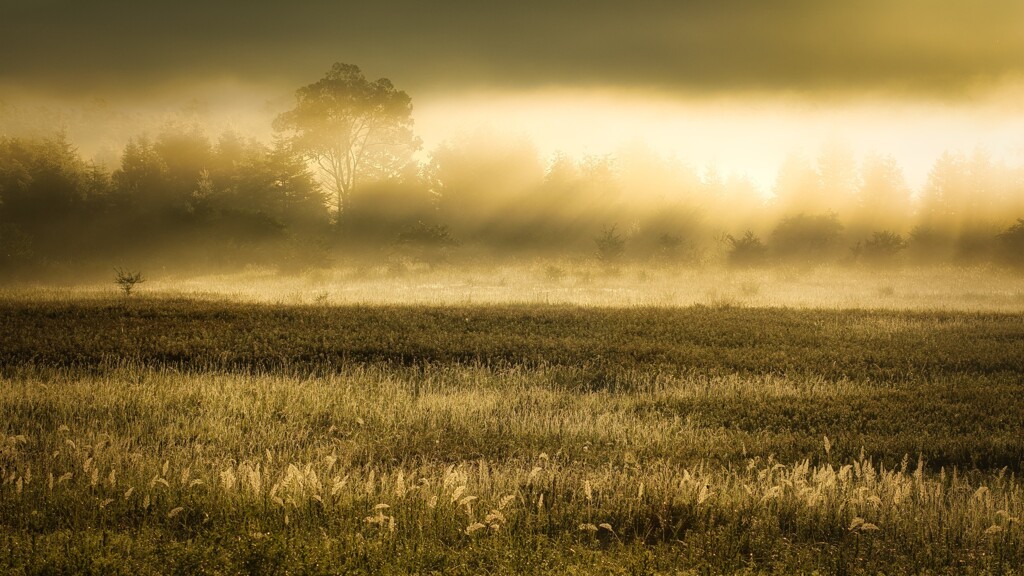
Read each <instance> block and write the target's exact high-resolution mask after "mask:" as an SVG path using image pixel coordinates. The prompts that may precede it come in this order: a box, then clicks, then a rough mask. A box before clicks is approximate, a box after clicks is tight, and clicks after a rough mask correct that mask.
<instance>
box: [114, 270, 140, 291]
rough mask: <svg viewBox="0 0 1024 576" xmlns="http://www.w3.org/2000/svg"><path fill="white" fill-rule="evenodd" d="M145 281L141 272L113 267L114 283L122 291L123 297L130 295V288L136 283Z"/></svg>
mask: <svg viewBox="0 0 1024 576" xmlns="http://www.w3.org/2000/svg"><path fill="white" fill-rule="evenodd" d="M145 281H146V279H145V278H143V277H142V272H131V271H129V270H123V269H121V268H114V283H115V284H117V285H118V287H120V288H121V291H122V292H124V296H125V298H127V297H129V296H131V295H132V290H133V289H134V288H135V285H136V284H142V283H143V282H145Z"/></svg>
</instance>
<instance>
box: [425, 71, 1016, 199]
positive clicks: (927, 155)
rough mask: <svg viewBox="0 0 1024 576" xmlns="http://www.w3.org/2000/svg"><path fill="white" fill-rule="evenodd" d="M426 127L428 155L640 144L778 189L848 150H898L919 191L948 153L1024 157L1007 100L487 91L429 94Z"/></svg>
mask: <svg viewBox="0 0 1024 576" xmlns="http://www.w3.org/2000/svg"><path fill="white" fill-rule="evenodd" d="M415 115H416V121H417V129H418V131H419V132H420V134H421V135H422V136H423V138H424V141H425V142H426V145H427V149H430V148H432V147H433V146H436V145H437V144H440V143H441V142H443V141H444V140H446V139H452V138H458V137H459V135H460V134H469V133H472V132H474V131H477V130H480V129H481V127H485V128H486V129H487V130H488V131H490V132H493V133H494V134H496V135H499V136H506V137H512V138H525V139H527V140H529V141H530V142H532V143H533V144H534V145H535V146H536V147H537V149H538V151H539V152H540V153H541V155H542V156H544V157H550V156H551V154H553V153H555V152H564V153H567V154H570V155H573V156H582V155H586V154H596V155H604V154H614V153H615V152H616V151H617V150H619V149H621V148H623V147H624V146H630V145H634V144H637V143H640V144H643V145H646V146H649V147H650V148H651V149H652V150H654V151H655V152H657V153H658V154H661V155H664V156H668V157H675V158H677V159H679V160H681V161H683V162H685V163H687V164H689V165H691V166H693V167H694V168H696V169H697V170H698V171H700V172H703V171H704V170H706V169H708V168H712V169H715V170H717V171H718V172H719V173H721V174H723V175H735V176H746V177H748V178H749V179H750V180H752V181H753V182H754V183H755V185H756V186H757V187H758V188H759V189H760V190H761V192H762V193H764V194H770V192H771V189H772V188H773V186H774V182H775V177H776V174H777V172H778V169H779V166H780V164H781V163H782V161H783V160H784V159H785V158H786V157H787V156H788V155H790V154H794V153H797V154H802V155H805V156H807V157H809V158H814V157H816V156H817V155H818V154H819V152H820V150H821V148H822V146H824V145H827V144H840V145H842V146H844V147H848V148H850V149H851V150H852V151H853V152H854V153H855V154H856V155H857V156H858V157H862V156H864V155H866V154H869V153H881V154H891V155H892V156H894V157H895V158H896V159H897V160H898V161H899V162H900V164H901V166H903V168H904V170H905V172H906V176H907V179H908V182H909V183H910V185H911V186H912V187H915V188H916V187H918V186H920V185H921V184H923V183H924V181H925V180H926V178H927V174H928V171H929V169H930V168H931V165H932V164H933V163H934V161H935V159H936V158H937V157H938V156H939V155H941V154H942V152H944V151H946V150H950V151H962V152H964V153H971V152H972V151H973V150H975V149H981V150H984V151H985V152H987V153H988V154H991V155H992V156H993V157H995V158H999V159H1003V160H1006V161H1008V162H1011V163H1021V162H1024V111H1022V110H1021V109H1019V108H1013V107H1008V106H1007V105H1006V103H1005V102H1004V101H1002V100H997V99H989V100H985V101H980V102H960V103H936V102H932V103H920V102H911V101H884V100H873V101H859V102H853V103H843V102H815V101H814V100H805V99H799V98H789V99H786V98H779V97H775V98H770V97H769V98H759V97H756V96H746V97H737V98H728V99H725V98H720V99H703V100H698V99H693V100H679V99H671V98H668V97H660V96H644V95H642V94H635V93H624V94H614V93H611V92H584V91H554V90H553V91H548V92H531V93H517V94H513V93H480V94H471V95H462V96H459V95H453V96H444V97H435V98H430V99H421V100H420V101H419V102H417V104H416V111H415Z"/></svg>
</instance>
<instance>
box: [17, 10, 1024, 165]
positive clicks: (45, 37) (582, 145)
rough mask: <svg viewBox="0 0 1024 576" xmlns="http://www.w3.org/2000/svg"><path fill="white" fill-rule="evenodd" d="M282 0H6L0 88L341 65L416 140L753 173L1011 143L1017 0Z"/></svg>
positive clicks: (26, 96) (1022, 62)
mask: <svg viewBox="0 0 1024 576" xmlns="http://www.w3.org/2000/svg"><path fill="white" fill-rule="evenodd" d="M294 4H297V3H285V2H280V1H269V0H249V1H247V2H210V1H208V0H205V1H202V2H200V1H197V0H178V1H175V2H143V1H139V0H131V1H128V0H96V1H94V2H83V1H81V0H0V98H6V99H7V100H11V101H13V100H17V99H20V100H32V99H45V98H60V99H63V100H65V101H69V102H75V101H88V100H89V99H93V98H104V99H106V100H107V101H110V102H118V103H124V102H133V103H145V102H155V101H160V102H173V101H175V99H178V100H180V101H187V100H189V99H191V98H196V99H198V100H200V101H210V102H214V103H216V105H218V106H221V107H224V108H231V107H232V106H237V107H238V108H239V109H241V108H243V107H247V108H249V109H258V108H259V107H258V106H256V105H254V104H253V103H254V102H256V103H265V102H268V101H269V102H271V103H272V104H271V105H270V106H264V109H268V108H272V107H273V105H275V104H274V103H276V105H278V106H282V105H287V98H288V97H290V94H291V93H292V92H293V91H294V89H295V88H297V87H299V86H301V85H303V84H307V83H310V82H313V81H315V80H316V79H318V78H319V77H320V76H322V75H323V73H324V72H325V71H326V70H327V69H328V68H329V67H330V65H331V64H332V63H333V62H335V61H340V62H350V63H354V64H358V65H359V66H361V67H362V68H363V70H364V71H365V72H366V73H367V75H368V76H371V77H373V78H376V77H379V76H386V77H388V78H391V79H392V80H393V81H394V83H395V84H396V86H398V87H399V88H401V89H404V90H406V91H407V92H408V93H409V94H410V95H411V96H412V97H413V102H414V104H415V105H416V109H417V113H416V116H417V119H418V121H419V123H420V127H421V131H422V132H423V136H424V138H425V140H426V141H427V142H428V144H429V143H431V142H436V141H438V140H440V139H442V138H447V137H450V136H451V134H453V133H454V132H455V131H457V130H463V129H472V128H473V127H474V125H475V124H479V123H481V122H488V123H490V124H492V125H493V126H495V127H497V128H501V129H504V128H506V127H508V128H510V129H516V130H520V131H522V132H524V133H526V134H528V135H530V136H531V137H533V138H534V139H535V140H536V141H537V144H538V146H539V147H540V148H541V149H542V150H545V151H547V150H548V149H558V148H562V149H568V150H569V151H571V152H578V151H590V152H601V151H602V150H603V149H604V148H608V147H611V146H613V144H612V142H613V141H615V142H619V141H623V140H632V139H638V138H639V139H646V140H651V141H652V142H651V143H652V145H654V146H655V147H657V148H659V149H662V150H665V151H666V152H674V153H679V154H688V153H689V154H692V155H694V156H695V157H694V158H693V160H695V162H697V163H709V162H714V163H718V164H721V165H723V166H725V167H726V168H727V169H735V170H741V171H748V172H752V173H753V175H754V176H755V179H757V180H759V181H761V182H765V181H767V180H768V179H770V176H769V174H768V172H769V168H768V167H767V166H768V165H769V164H773V165H774V164H777V159H778V157H779V155H780V154H782V153H784V152H786V151H787V150H789V149H792V148H794V147H800V146H807V147H809V148H811V149H813V147H814V146H817V145H819V144H820V143H821V141H823V140H829V139H839V140H845V141H849V142H850V143H851V144H852V145H853V146H855V147H857V148H858V149H863V148H866V147H872V148H878V149H880V150H881V151H884V152H892V153H894V154H896V155H897V156H898V157H900V158H901V159H904V158H905V157H908V156H913V155H915V154H917V155H921V156H922V157H924V156H929V155H930V156H933V154H932V152H933V150H934V149H939V148H942V147H950V146H954V145H957V144H958V143H959V144H961V147H962V148H964V149H968V150H969V149H971V148H973V147H975V146H978V145H981V146H985V147H988V148H991V149H992V151H993V152H994V153H996V154H997V155H1004V156H1013V155H1014V154H1017V155H1019V154H1021V150H1024V140H1022V137H1018V136H1015V134H1022V135H1024V130H1020V128H1021V127H1024V121H1022V117H1024V111H1022V110H1024V98H1020V96H1021V95H1022V94H1024V91H1021V90H1020V88H1021V86H1022V84H1024V82H1022V79H1024V2H1021V1H1020V0H971V1H966V0H956V1H953V0H845V1H842V2H832V1H823V0H781V1H774V2H770V1H765V0H702V1H680V0H676V1H668V0H666V1H655V0H640V1H633V2H628V3H627V2H621V1H616V2H611V1H606V0H597V1H590V2H554V1H551V0H525V1H524V0H521V1H519V2H500V3H499V2H483V1H479V0H477V1H468V0H466V1H447V2H425V1H423V0H403V1H395V0H392V1H372V2H371V1H368V2H362V3H355V2H339V1H333V2H328V1H313V2H303V3H301V4H300V5H294ZM282 103H283V104H282ZM871 134H877V135H878V138H877V142H867V140H869V139H870V135H871ZM761 148H764V149H761ZM759 149H760V151H759ZM731 150H732V151H735V153H733V152H730V151H731ZM702 155H703V156H702ZM922 161H923V160H922ZM905 162H906V163H908V164H910V166H909V167H908V172H911V174H910V175H911V177H912V178H913V177H914V172H915V171H918V172H919V171H920V169H919V167H916V166H917V165H916V164H915V162H917V161H916V160H906V161H905ZM762 165H763V166H762Z"/></svg>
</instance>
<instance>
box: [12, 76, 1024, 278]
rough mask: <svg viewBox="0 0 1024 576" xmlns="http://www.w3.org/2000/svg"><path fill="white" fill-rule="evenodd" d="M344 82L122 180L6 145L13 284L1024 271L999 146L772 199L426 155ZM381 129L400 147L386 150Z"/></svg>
mask: <svg viewBox="0 0 1024 576" xmlns="http://www.w3.org/2000/svg"><path fill="white" fill-rule="evenodd" d="M332 73H333V74H334V76H333V77H332ZM332 73H329V74H328V75H327V76H325V78H324V79H323V80H321V81H320V82H318V83H317V84H313V85H310V86H308V87H306V88H304V89H301V90H300V91H299V93H298V95H297V104H296V108H295V110H293V111H291V112H288V113H286V114H282V115H281V116H280V117H278V119H277V120H276V121H275V123H274V128H275V131H276V132H275V134H276V136H275V138H274V139H273V141H272V142H269V143H267V142H261V141H257V140H253V139H250V138H246V137H242V136H240V135H239V134H237V133H234V132H225V133H222V134H219V135H214V136H211V135H209V134H207V133H206V131H205V130H204V128H203V127H202V126H201V125H200V124H198V123H195V122H179V123H169V124H167V125H166V126H165V127H164V128H163V129H162V130H160V131H159V133H157V134H155V136H152V137H150V136H147V135H138V136H136V137H133V138H131V139H130V141H128V143H127V145H125V146H124V148H123V150H122V151H121V154H120V162H119V164H117V165H116V166H112V167H108V166H106V165H104V164H100V163H95V162H92V161H89V160H87V159H85V158H83V156H82V155H81V154H80V153H79V151H78V149H77V148H76V146H75V144H74V142H71V141H70V139H69V137H68V136H67V135H66V134H65V133H62V132H58V133H54V134H52V135H49V136H42V137H40V136H20V135H2V134H3V133H2V132H0V271H2V272H3V273H4V276H5V277H6V278H9V279H10V278H35V277H45V276H47V275H50V274H59V273H66V272H74V273H88V271H90V270H95V271H98V272H96V273H97V274H109V271H110V269H111V268H112V267H113V266H116V265H129V266H134V267H142V268H146V269H154V268H157V267H165V268H168V269H170V268H172V267H173V268H174V269H176V270H187V271H210V270H224V271H227V270H231V269H237V268H239V267H244V266H247V265H259V266H275V267H278V268H280V269H281V270H282V271H293V270H302V269H306V268H311V267H320V266H330V265H334V264H338V263H341V262H345V261H349V260H361V261H365V260H367V259H369V260H370V261H371V262H372V261H378V262H381V263H384V262H385V261H387V260H389V259H395V258H400V259H410V260H419V261H427V262H440V261H481V260H484V261H494V260H495V259H502V258H505V259H507V258H534V257H560V258H562V257H564V258H580V259H593V260H595V261H598V262H601V263H604V264H609V265H612V264H616V263H619V262H631V261H657V262H658V263H659V264H660V265H666V264H676V265H680V266H693V265H703V264H709V263H722V264H727V265H733V266H758V265H771V264H777V263H804V264H818V263H832V264H835V263H848V264H869V265H900V264H911V265H912V264H958V265H973V264H983V263H994V264H996V265H1000V266H1007V267H1013V268H1017V269H1021V268H1024V220H1022V218H1024V168H1022V167H1020V166H1008V165H1006V164H1003V163H1000V162H995V161H993V160H992V159H990V158H989V157H988V156H986V155H985V154H983V153H975V154H973V155H968V156H964V155H960V154H955V153H946V154H943V155H942V156H941V157H939V158H937V159H936V160H935V162H934V165H933V167H932V169H931V173H930V175H929V177H928V180H927V183H926V184H925V185H924V186H923V187H922V188H921V189H920V190H911V188H910V187H909V186H908V185H907V184H906V182H905V180H904V178H903V174H902V171H901V169H900V167H899V165H898V164H897V162H896V161H895V160H894V159H893V158H892V157H889V156H869V157H867V158H864V159H863V160H860V161H858V160H857V159H856V158H855V157H854V156H853V155H852V153H850V152H848V151H845V150H843V149H841V148H839V147H833V148H825V149H823V150H822V151H821V153H820V155H819V156H818V157H817V158H814V159H806V158H800V157H798V156H793V157H791V158H790V159H789V160H787V161H786V162H785V163H784V164H783V165H782V166H781V167H780V168H779V172H778V178H777V181H776V185H775V188H774V190H773V192H774V197H773V198H771V199H770V200H765V199H764V198H762V196H761V195H760V194H759V193H758V191H757V190H756V189H755V187H754V186H753V185H752V184H751V183H750V182H749V181H747V180H745V179H742V178H733V177H728V178H726V177H723V176H721V175H719V174H717V173H715V172H714V171H713V170H705V171H703V172H700V171H698V170H695V169H693V168H692V167H689V166H687V165H686V164H685V163H682V162H679V161H675V160H668V159H665V158H662V157H659V156H658V155H656V154H654V153H652V152H650V151H649V150H646V149H644V148H642V147H639V146H636V147H633V148H630V149H625V150H623V151H622V152H620V153H619V154H616V155H615V156H590V157H584V158H572V157H569V156H566V155H560V154H559V155H555V156H554V157H553V158H550V159H544V158H541V157H540V155H539V154H538V153H537V152H536V150H535V149H534V148H533V147H532V146H531V145H529V143H526V142H515V141H507V140H500V139H496V138H492V137H489V136H488V135H486V134H479V135H477V136H475V137H467V138H464V139H462V140H460V141H457V142H452V143H448V144H445V145H442V146H441V147H439V148H437V149H435V150H431V151H429V154H427V153H423V151H422V150H419V141H418V139H417V138H415V136H414V135H413V134H412V132H411V127H412V122H411V117H410V116H409V114H410V113H411V103H410V101H409V100H408V97H407V96H405V95H404V93H402V92H399V91H397V90H394V88H393V87H391V86H390V83H389V82H387V81H386V80H383V79H382V80H378V81H377V82H374V83H371V82H367V81H366V80H365V79H364V78H362V76H361V73H359V71H358V68H355V67H345V66H344V65H336V67H335V69H333V70H332ZM329 81H330V82H329ZM325 82H326V83H328V84H330V89H331V90H334V91H335V95H337V94H343V95H346V97H347V98H349V101H351V99H352V98H351V96H352V93H353V91H354V90H355V88H359V89H360V90H361V91H360V92H359V94H360V96H359V98H361V99H363V100H366V101H368V102H369V104H368V106H369V107H368V108H365V107H364V108H360V107H359V106H362V104H361V103H359V105H358V106H354V107H353V106H352V105H349V108H346V109H345V110H343V112H344V114H347V115H348V116H347V117H346V116H344V114H342V115H341V116H340V118H341V119H342V124H341V125H331V126H327V127H326V128H327V129H329V130H330V131H333V132H331V133H332V134H337V133H338V130H339V129H344V130H352V132H351V133H346V134H345V137H344V138H342V139H341V140H342V141H343V142H344V145H345V146H347V147H348V148H347V149H345V150H343V151H342V152H345V153H347V154H348V155H347V156H345V155H344V154H342V155H341V156H337V155H334V156H332V155H330V154H328V153H327V152H325V150H327V151H328V152H332V153H334V152H337V150H336V149H328V148H325V146H327V144H325V143H324V142H325V141H324V140H323V139H322V136H323V135H324V134H322V132H323V131H324V130H323V129H325V126H324V125H323V124H317V123H316V122H317V121H319V120H323V118H327V117H331V118H334V119H337V118H339V116H338V114H337V110H333V109H331V110H328V109H325V108H324V106H323V105H324V102H315V103H312V104H311V103H310V99H311V98H314V94H316V95H319V94H322V93H325V92H326V91H327V89H325ZM331 82H333V84H331ZM354 87H355V88H354ZM368 87H369V88H368ZM314 89H315V90H314ZM346 90H347V92H346ZM316 97H318V98H319V97H320V96H316ZM396 97H400V98H398V100H395V98H396ZM382 98H386V99H387V103H386V104H380V102H382V101H383V100H381V99H382ZM374 99H376V100H374ZM338 102H339V100H338V99H337V98H334V99H333V100H331V102H330V103H329V104H330V105H331V106H336V105H337V103H338ZM306 104H309V106H305V105H306ZM313 104H316V106H319V107H316V106H313ZM349 104H351V102H349ZM304 106H305V107H304ZM373 106H376V108H374V107H373ZM387 106H392V108H391V109H388V108H387ZM395 106H397V108H395ZM328 108H330V106H328ZM367 110H369V112H367ZM332 114H333V116H332ZM303 115H305V116H303ZM360 115H362V116H360ZM384 117H386V118H389V119H390V120H389V122H390V123H383V124H381V128H379V129H377V132H372V133H370V136H367V137H366V138H367V139H365V140H364V141H363V145H364V146H365V149H364V150H359V149H354V151H353V144H352V139H353V136H352V134H356V132H355V130H356V128H354V127H353V126H357V127H361V126H363V124H354V123H356V122H360V121H362V120H365V119H366V118H371V119H377V120H379V119H380V118H384ZM318 119H319V120H318ZM303 122H306V124H303ZM0 128H2V127H0ZM318 130H319V131H320V132H317V131H318ZM379 134H386V135H387V138H383V139H380V140H377V141H375V140H373V138H374V137H375V135H379ZM346 139H347V140H346ZM336 141H337V139H336V138H335V139H334V140H331V142H332V144H331V145H334V144H333V143H334V142H336ZM396 146H400V147H401V149H400V150H399V149H398V148H396ZM325 159H326V160H325ZM353 159H356V160H359V161H360V162H362V164H361V165H357V164H355V163H354V162H353ZM346 162H348V164H346ZM346 166H348V168H347V169H349V172H345V170H346ZM352 166H357V168H355V169H352ZM332 169H333V170H334V171H333V172H332ZM346 178H348V180H346Z"/></svg>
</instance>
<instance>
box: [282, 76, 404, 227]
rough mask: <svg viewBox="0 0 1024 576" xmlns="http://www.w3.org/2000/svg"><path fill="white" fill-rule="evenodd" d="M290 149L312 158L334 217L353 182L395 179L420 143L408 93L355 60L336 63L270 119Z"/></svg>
mask: <svg viewBox="0 0 1024 576" xmlns="http://www.w3.org/2000/svg"><path fill="white" fill-rule="evenodd" d="M274 129H275V130H277V131H278V132H280V133H283V134H285V135H286V136H287V142H288V143H289V145H290V146H291V147H292V150H293V151H294V152H295V153H297V154H301V155H303V156H305V157H306V158H307V159H309V160H310V161H312V162H313V163H315V164H316V166H317V167H318V168H319V171H320V177H321V183H322V184H323V185H324V187H325V189H327V190H328V191H329V192H330V195H331V201H332V204H333V209H334V210H335V214H336V218H337V221H338V222H340V221H341V220H342V219H343V217H344V214H345V211H346V210H347V209H348V207H349V204H350V202H351V200H352V197H353V192H354V191H355V190H356V188H357V186H359V185H360V184H362V183H364V182H372V181H379V180H389V179H398V178H401V177H402V175H403V174H404V173H405V172H406V169H407V167H408V166H409V165H410V163H412V162H413V157H412V156H413V154H414V153H415V152H416V151H417V150H419V148H420V146H421V142H420V139H419V138H417V137H416V135H415V134H414V133H413V119H412V99H411V98H409V95H408V94H406V93H405V92H403V91H401V90H398V89H396V88H395V87H394V85H392V83H391V81H390V80H388V79H387V78H380V79H378V80H375V81H372V82H371V81H369V80H367V79H366V77H365V76H364V75H363V73H362V71H361V70H360V69H359V67H358V66H355V65H352V64H341V63H336V64H335V65H334V66H333V67H332V68H331V69H330V71H328V72H327V74H326V75H325V76H324V77H323V78H321V79H320V80H318V81H317V82H314V83H313V84H310V85H308V86H304V87H302V88H300V89H299V90H298V91H297V92H296V94H295V107H294V108H293V109H291V110H289V111H287V112H284V113H282V114H281V115H279V116H278V117H277V119H276V120H275V121H274Z"/></svg>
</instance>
